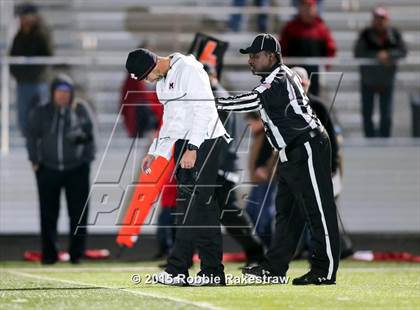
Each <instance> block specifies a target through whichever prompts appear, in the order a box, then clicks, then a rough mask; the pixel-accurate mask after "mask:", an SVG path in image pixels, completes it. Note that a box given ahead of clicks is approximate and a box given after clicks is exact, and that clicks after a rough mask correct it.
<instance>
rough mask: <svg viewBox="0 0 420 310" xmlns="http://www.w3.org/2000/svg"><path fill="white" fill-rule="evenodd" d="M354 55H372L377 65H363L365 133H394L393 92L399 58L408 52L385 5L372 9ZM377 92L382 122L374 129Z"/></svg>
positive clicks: (362, 83) (372, 135)
mask: <svg viewBox="0 0 420 310" xmlns="http://www.w3.org/2000/svg"><path fill="white" fill-rule="evenodd" d="M354 54H355V57H360V58H373V59H376V60H377V61H378V64H377V65H363V66H361V67H360V74H361V94H362V117H363V129H364V132H365V136H366V137H375V136H380V137H389V136H390V135H391V120H392V94H393V89H394V80H395V73H396V71H397V65H396V60H397V59H399V58H403V57H405V56H406V54H407V49H406V47H405V44H404V41H403V38H402V36H401V34H400V32H399V31H398V30H397V29H396V28H393V27H391V26H390V25H389V13H388V11H387V10H386V9H384V8H382V7H377V8H376V9H374V10H373V21H372V25H371V26H370V27H367V28H365V29H364V30H362V32H361V33H360V35H359V38H358V40H357V42H356V46H355V49H354ZM375 95H379V102H380V125H379V132H378V133H376V132H375V128H374V125H373V121H372V115H373V106H374V99H375Z"/></svg>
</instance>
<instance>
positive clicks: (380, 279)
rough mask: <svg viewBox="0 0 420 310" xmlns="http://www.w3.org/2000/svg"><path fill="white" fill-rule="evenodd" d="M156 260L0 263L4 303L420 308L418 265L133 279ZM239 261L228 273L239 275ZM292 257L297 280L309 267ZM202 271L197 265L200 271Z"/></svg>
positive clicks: (121, 308) (115, 306) (67, 306)
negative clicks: (271, 280)
mask: <svg viewBox="0 0 420 310" xmlns="http://www.w3.org/2000/svg"><path fill="white" fill-rule="evenodd" d="M155 265H156V264H155V263H153V264H152V263H109V262H108V263H85V264H81V265H78V266H71V265H69V264H65V263H59V264H56V265H54V266H52V267H42V266H40V265H38V264H34V263H22V262H19V263H17V262H10V263H0V267H1V269H0V278H1V285H0V309H5V310H6V309H42V310H47V309H54V310H55V309H86V310H87V309H119V310H125V309H130V310H131V309H147V310H149V309H150V310H152V309H169V310H173V309H328V310H331V309H392V310H396V309H404V310H410V309H420V264H414V263H412V264H410V263H404V264H402V263H401V264H396V263H359V262H342V265H341V268H340V270H339V274H338V279H337V285H335V286H321V287H318V286H310V287H295V286H292V285H291V284H287V285H230V286H227V287H168V286H163V285H159V284H144V283H141V284H134V283H133V281H132V276H133V275H136V274H138V275H140V276H142V278H143V282H144V280H145V278H146V277H147V274H152V273H156V272H158V271H159V269H158V268H156V267H155ZM239 266H240V265H238V264H227V265H226V272H227V273H231V274H235V275H240V271H239V269H238V267H239ZM306 268H307V266H306V263H305V262H296V263H293V264H292V266H291V269H290V273H289V276H290V277H291V278H293V277H295V276H298V275H301V274H303V273H305V272H306ZM195 271H196V270H195Z"/></svg>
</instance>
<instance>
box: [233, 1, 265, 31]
mask: <svg viewBox="0 0 420 310" xmlns="http://www.w3.org/2000/svg"><path fill="white" fill-rule="evenodd" d="M269 2H270V1H269V0H254V5H255V6H257V7H259V8H265V7H267V6H268V5H269ZM245 3H246V0H233V3H232V5H233V7H238V8H239V7H241V8H243V7H244V6H245ZM241 27H242V14H232V15H231V16H230V19H229V29H230V30H232V31H234V32H239V31H241ZM267 27H268V16H267V14H258V15H257V30H258V31H259V32H262V33H266V32H267Z"/></svg>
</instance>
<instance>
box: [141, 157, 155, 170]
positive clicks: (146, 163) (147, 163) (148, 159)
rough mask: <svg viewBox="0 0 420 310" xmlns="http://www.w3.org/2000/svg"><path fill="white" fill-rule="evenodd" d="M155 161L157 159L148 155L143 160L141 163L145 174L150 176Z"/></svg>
mask: <svg viewBox="0 0 420 310" xmlns="http://www.w3.org/2000/svg"><path fill="white" fill-rule="evenodd" d="M154 160H155V157H154V156H153V155H151V154H147V155H146V156H145V157H144V158H143V162H142V163H141V169H142V170H143V172H144V173H147V174H150V172H151V171H150V166H151V165H152V163H153V161H154Z"/></svg>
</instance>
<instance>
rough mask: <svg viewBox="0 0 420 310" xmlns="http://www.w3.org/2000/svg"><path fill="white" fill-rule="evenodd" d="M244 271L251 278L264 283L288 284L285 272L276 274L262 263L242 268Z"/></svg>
mask: <svg viewBox="0 0 420 310" xmlns="http://www.w3.org/2000/svg"><path fill="white" fill-rule="evenodd" d="M242 273H243V274H244V275H245V276H247V277H248V278H251V279H258V280H259V281H261V283H264V284H287V282H288V278H287V277H286V276H285V275H284V274H276V273H274V272H271V271H270V270H268V269H266V268H264V267H263V266H261V265H257V266H251V267H245V268H242Z"/></svg>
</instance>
